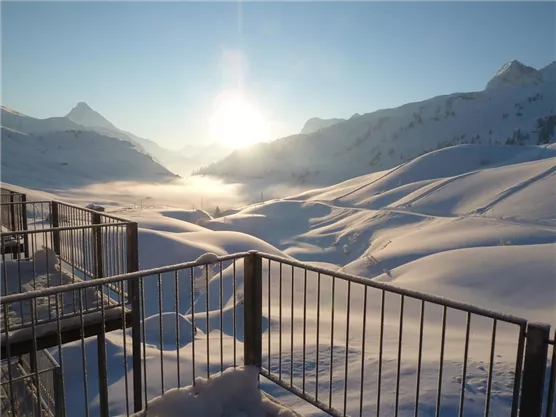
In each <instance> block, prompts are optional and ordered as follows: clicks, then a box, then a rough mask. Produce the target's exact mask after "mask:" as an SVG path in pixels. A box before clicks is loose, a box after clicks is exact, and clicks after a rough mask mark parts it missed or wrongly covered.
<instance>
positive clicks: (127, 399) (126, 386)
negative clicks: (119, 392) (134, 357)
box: [120, 281, 130, 415]
mask: <svg viewBox="0 0 556 417" xmlns="http://www.w3.org/2000/svg"><path fill="white" fill-rule="evenodd" d="M120 291H121V292H122V294H123V293H124V281H120ZM121 307H122V338H123V346H124V349H123V350H124V384H125V410H126V415H129V414H130V413H129V382H128V379H127V333H126V330H127V323H126V311H125V303H124V302H122V303H121Z"/></svg>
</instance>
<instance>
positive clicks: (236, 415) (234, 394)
mask: <svg viewBox="0 0 556 417" xmlns="http://www.w3.org/2000/svg"><path fill="white" fill-rule="evenodd" d="M258 373H259V371H258V369H257V368H256V367H251V366H246V367H238V368H235V369H234V368H229V369H226V370H225V371H224V372H222V373H220V374H217V375H215V376H213V377H212V378H211V379H205V378H201V377H199V378H197V379H196V380H195V385H189V386H187V387H185V388H175V389H171V390H169V391H167V392H166V393H165V394H164V395H163V396H160V397H157V398H155V399H153V400H151V401H149V404H148V408H147V410H146V411H142V412H139V413H136V414H133V416H134V417H147V416H148V417H295V415H294V413H293V412H291V411H290V410H288V409H287V408H285V407H281V406H280V405H278V404H276V403H275V402H273V401H270V400H268V399H267V398H266V397H265V396H264V395H262V394H261V392H260V391H259V390H258V387H257V384H258V378H257V377H258Z"/></svg>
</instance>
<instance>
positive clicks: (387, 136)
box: [199, 61, 556, 185]
mask: <svg viewBox="0 0 556 417" xmlns="http://www.w3.org/2000/svg"><path fill="white" fill-rule="evenodd" d="M555 91H556V62H555V63H552V64H550V65H548V66H547V67H545V68H543V69H541V70H536V69H533V68H531V67H527V66H525V65H523V64H521V63H519V62H518V61H512V62H510V63H508V64H506V65H504V66H503V67H502V68H501V69H500V70H499V71H497V72H496V74H495V76H494V78H493V79H492V80H490V81H489V82H488V83H487V88H485V90H483V91H478V92H472V93H453V94H450V95H445V96H438V97H434V98H431V99H428V100H425V101H422V102H417V103H409V104H405V105H403V106H401V107H397V108H393V109H385V110H378V111H376V112H373V113H368V114H364V115H361V116H359V115H355V116H353V117H352V118H350V119H349V120H346V121H342V122H339V123H336V124H334V125H332V126H329V127H325V128H323V129H321V130H318V131H316V132H314V133H311V134H300V135H293V136H289V137H286V138H283V139H279V140H276V141H274V142H270V143H264V144H258V145H255V146H253V147H250V148H247V149H242V150H238V151H235V152H234V153H232V154H231V155H230V156H228V157H227V158H225V159H223V160H222V161H219V162H217V163H215V164H213V165H211V166H209V167H206V168H204V169H201V170H200V171H199V173H200V174H203V175H205V174H206V175H214V176H219V177H222V178H226V179H235V180H252V179H260V178H269V179H270V178H272V180H273V181H274V182H287V183H293V184H308V185H325V184H334V183H336V182H338V181H341V180H345V179H348V178H351V177H354V176H359V175H363V174H367V173H369V172H375V171H381V170H385V169H390V168H393V167H395V166H396V165H398V164H400V163H403V162H406V161H409V160H411V159H413V158H415V157H416V156H419V155H421V154H424V153H427V152H430V151H433V150H435V149H441V148H444V147H448V146H453V145H458V144H482V145H489V146H494V145H504V144H510V145H537V144H543V143H549V142H553V141H554V140H555V138H556V136H555V135H554V126H555V124H556V95H555V93H554V92H555Z"/></svg>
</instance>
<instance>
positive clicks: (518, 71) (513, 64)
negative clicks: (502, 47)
mask: <svg viewBox="0 0 556 417" xmlns="http://www.w3.org/2000/svg"><path fill="white" fill-rule="evenodd" d="M542 82H543V76H542V74H541V71H537V70H536V69H535V68H533V67H528V66H527V65H523V64H522V63H521V62H519V61H516V60H513V61H510V62H508V63H506V64H504V65H503V66H502V68H500V69H499V70H498V71H496V74H494V77H493V78H492V80H490V81H489V82H488V84H487V86H486V88H487V90H488V89H492V88H503V87H508V86H514V87H515V86H524V85H536V84H541V83H542Z"/></svg>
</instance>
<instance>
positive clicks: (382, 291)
mask: <svg viewBox="0 0 556 417" xmlns="http://www.w3.org/2000/svg"><path fill="white" fill-rule="evenodd" d="M385 301H386V300H385V293H384V290H381V297H380V336H379V337H380V341H379V345H378V387H377V394H376V415H377V417H378V416H379V415H380V391H381V385H382V350H383V347H384V302H385Z"/></svg>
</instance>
